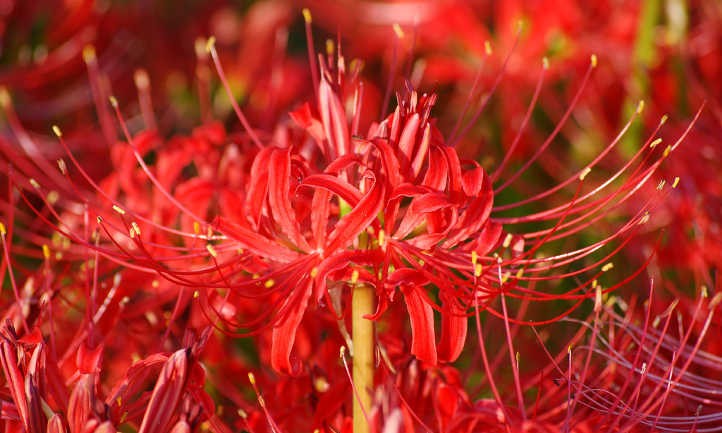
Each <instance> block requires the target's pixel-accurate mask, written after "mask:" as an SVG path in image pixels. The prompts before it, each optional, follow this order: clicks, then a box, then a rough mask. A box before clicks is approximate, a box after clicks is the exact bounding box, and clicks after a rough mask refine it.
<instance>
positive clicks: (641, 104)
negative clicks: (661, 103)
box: [637, 99, 644, 114]
mask: <svg viewBox="0 0 722 433" xmlns="http://www.w3.org/2000/svg"><path fill="white" fill-rule="evenodd" d="M642 111H644V99H642V100H640V101H639V103H637V114H641V113H642Z"/></svg>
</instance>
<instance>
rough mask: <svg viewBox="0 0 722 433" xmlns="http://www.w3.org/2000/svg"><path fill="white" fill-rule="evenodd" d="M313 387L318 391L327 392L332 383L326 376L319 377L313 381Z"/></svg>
mask: <svg viewBox="0 0 722 433" xmlns="http://www.w3.org/2000/svg"><path fill="white" fill-rule="evenodd" d="M313 387H314V389H315V390H316V391H317V392H326V391H328V389H329V388H331V384H330V383H328V380H326V378H324V377H317V378H316V379H314V381H313Z"/></svg>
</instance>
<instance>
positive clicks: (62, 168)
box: [58, 158, 68, 176]
mask: <svg viewBox="0 0 722 433" xmlns="http://www.w3.org/2000/svg"><path fill="white" fill-rule="evenodd" d="M58 170H60V173H61V174H62V175H63V176H64V175H66V174H68V166H67V165H65V160H64V159H62V158H60V159H58Z"/></svg>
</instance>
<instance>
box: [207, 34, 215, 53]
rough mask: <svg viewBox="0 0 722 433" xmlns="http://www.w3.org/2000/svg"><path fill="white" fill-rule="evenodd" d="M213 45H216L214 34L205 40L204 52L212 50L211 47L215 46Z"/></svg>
mask: <svg viewBox="0 0 722 433" xmlns="http://www.w3.org/2000/svg"><path fill="white" fill-rule="evenodd" d="M215 45H216V37H215V36H211V37H210V38H208V40H207V41H206V52H209V53H210V52H211V51H213V49H214V48H215Z"/></svg>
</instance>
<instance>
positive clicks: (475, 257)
mask: <svg viewBox="0 0 722 433" xmlns="http://www.w3.org/2000/svg"><path fill="white" fill-rule="evenodd" d="M478 261H479V253H477V252H476V251H472V252H471V264H472V265H473V266H476V262H478Z"/></svg>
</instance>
